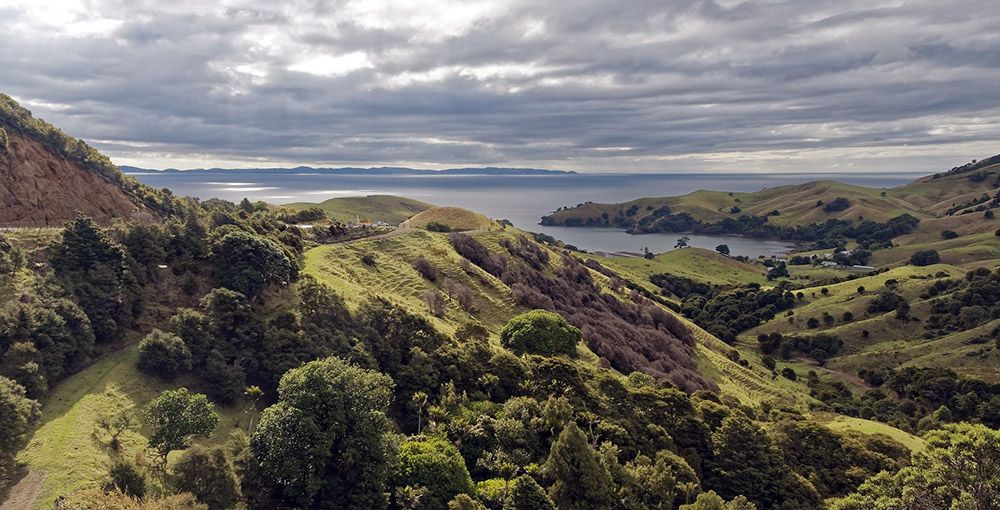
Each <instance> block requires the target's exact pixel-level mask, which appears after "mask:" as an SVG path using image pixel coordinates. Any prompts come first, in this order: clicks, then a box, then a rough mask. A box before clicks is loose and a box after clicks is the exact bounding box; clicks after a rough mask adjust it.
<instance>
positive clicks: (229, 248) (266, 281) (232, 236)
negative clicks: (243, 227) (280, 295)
mask: <svg viewBox="0 0 1000 510" xmlns="http://www.w3.org/2000/svg"><path fill="white" fill-rule="evenodd" d="M212 252H213V254H214V257H215V268H216V274H217V276H218V278H219V282H220V283H222V285H223V286H224V287H226V288H229V289H232V290H235V291H238V292H242V293H243V294H245V295H246V296H247V297H249V298H251V299H253V298H256V297H257V295H259V294H260V292H261V291H262V290H264V288H265V287H267V286H268V285H288V284H290V283H292V282H293V281H294V280H295V278H296V277H297V276H298V268H297V267H296V266H295V264H294V263H293V262H292V261H291V259H289V258H288V255H286V254H285V252H284V250H282V249H281V247H279V246H278V245H277V244H275V243H274V242H272V241H270V240H268V239H265V238H263V237H260V236H256V235H253V234H249V233H246V232H242V231H236V232H230V233H228V234H226V235H225V236H223V237H222V239H220V240H219V241H218V242H217V243H216V244H215V246H214V247H213V249H212Z"/></svg>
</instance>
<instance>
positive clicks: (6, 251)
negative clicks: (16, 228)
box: [0, 234, 24, 275]
mask: <svg viewBox="0 0 1000 510" xmlns="http://www.w3.org/2000/svg"><path fill="white" fill-rule="evenodd" d="M22 266H24V255H22V254H21V250H19V249H17V247H16V246H14V245H12V244H10V241H8V240H7V237H5V236H4V235H3V234H0V275H5V274H10V273H13V272H14V271H17V270H18V269H20V268H21V267H22Z"/></svg>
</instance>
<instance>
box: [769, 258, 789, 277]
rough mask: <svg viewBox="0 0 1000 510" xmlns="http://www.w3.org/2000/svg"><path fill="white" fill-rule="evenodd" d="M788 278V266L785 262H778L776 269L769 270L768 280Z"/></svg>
mask: <svg viewBox="0 0 1000 510" xmlns="http://www.w3.org/2000/svg"><path fill="white" fill-rule="evenodd" d="M787 276H788V265H787V264H785V263H784V262H778V263H777V264H776V265H775V266H774V267H772V268H770V269H768V270H767V279H768V280H776V279H778V278H781V277H787Z"/></svg>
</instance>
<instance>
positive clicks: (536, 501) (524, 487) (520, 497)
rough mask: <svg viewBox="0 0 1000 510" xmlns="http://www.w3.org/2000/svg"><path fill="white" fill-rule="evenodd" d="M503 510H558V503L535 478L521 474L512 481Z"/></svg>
mask: <svg viewBox="0 0 1000 510" xmlns="http://www.w3.org/2000/svg"><path fill="white" fill-rule="evenodd" d="M503 510H556V505H555V503H553V502H552V498H550V497H549V495H548V494H546V493H545V489H543V488H542V487H541V486H540V485H538V482H536V481H535V479H534V478H532V477H530V476H528V475H521V476H519V477H517V478H515V479H514V481H513V482H511V484H510V491H509V492H508V493H507V499H506V500H505V501H504V503H503Z"/></svg>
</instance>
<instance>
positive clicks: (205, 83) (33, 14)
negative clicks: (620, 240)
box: [0, 0, 1000, 171]
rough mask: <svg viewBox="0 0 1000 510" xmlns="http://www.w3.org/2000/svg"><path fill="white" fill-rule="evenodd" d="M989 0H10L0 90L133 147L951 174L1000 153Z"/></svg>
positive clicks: (596, 165) (998, 17)
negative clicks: (948, 170) (832, 0)
mask: <svg viewBox="0 0 1000 510" xmlns="http://www.w3.org/2000/svg"><path fill="white" fill-rule="evenodd" d="M991 7H992V2H991V0H954V1H952V2H947V3H931V2H924V3H899V2H897V1H895V0H845V1H844V2H836V3H827V4H824V5H822V6H817V4H816V3H815V2H811V1H808V0H746V1H736V0H732V1H728V0H727V1H720V0H716V1H714V2H705V1H702V0H676V1H672V2H663V1H661V0H634V1H630V2H627V3H624V4H622V3H613V2H607V1H604V0H580V1H575V2H571V3H566V2H538V1H531V0H438V1H431V0H407V1H395V0H342V1H340V2H336V3H330V2H294V3H287V2H273V1H264V0H222V1H221V2H213V3H208V4H206V3H204V2H198V1H195V0H178V1H175V2H153V1H130V0H62V1H53V0H7V1H6V2H2V3H0V47H2V48H3V49H4V51H3V52H0V69H2V70H3V71H2V73H3V74H2V83H0V86H2V87H3V90H2V91H3V92H6V93H9V94H12V95H13V96H15V97H17V98H20V99H24V100H27V104H28V106H29V107H31V108H32V109H33V110H34V111H35V113H36V114H38V115H39V116H42V117H43V118H46V119H47V120H49V121H51V122H53V123H55V124H56V125H59V126H60V127H62V128H64V129H65V130H66V131H68V132H70V133H71V134H74V135H77V136H80V137H83V138H85V139H88V140H93V141H94V143H95V144H96V145H97V146H98V147H99V148H101V149H102V150H105V151H107V152H108V153H109V154H110V155H111V156H112V157H113V158H114V160H115V161H117V162H122V163H130V164H135V165H138V166H151V167H155V166H181V167H183V166H241V167H246V166H254V165H258V164H266V165H268V166H273V165H285V164H290V165H294V164H303V163H304V164H373V165H380V164H393V165H407V164H414V165H415V164H420V165H423V166H430V167H435V168H439V167H447V166H456V165H477V164H490V165H520V166H534V167H543V166H548V167H555V168H573V169H580V170H613V171H624V170H642V171H646V170H685V171H694V170H719V169H726V170H745V171H764V170H766V169H768V168H770V169H783V170H786V171H787V170H794V169H795V168H790V167H791V166H793V165H795V166H798V167H799V168H798V169H800V170H803V169H804V170H823V169H831V168H839V169H843V168H852V169H858V170H859V171H860V170H864V169H872V168H876V167H878V168H892V169H905V168H906V167H907V166H912V165H919V166H920V167H919V168H915V169H917V170H939V169H940V168H938V167H937V166H940V165H943V166H944V167H950V166H952V165H954V164H958V163H960V162H962V161H964V160H966V159H972V158H982V157H986V156H989V155H991V154H992V153H995V152H998V151H997V148H996V146H995V145H996V143H995V142H996V140H998V139H1000V105H998V104H997V103H996V101H995V99H996V98H997V97H1000V38H997V36H996V34H997V32H996V29H995V27H996V26H998V25H1000V13H998V12H996V10H995V9H992V8H991ZM913 155H919V156H913ZM851 164H853V166H851Z"/></svg>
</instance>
